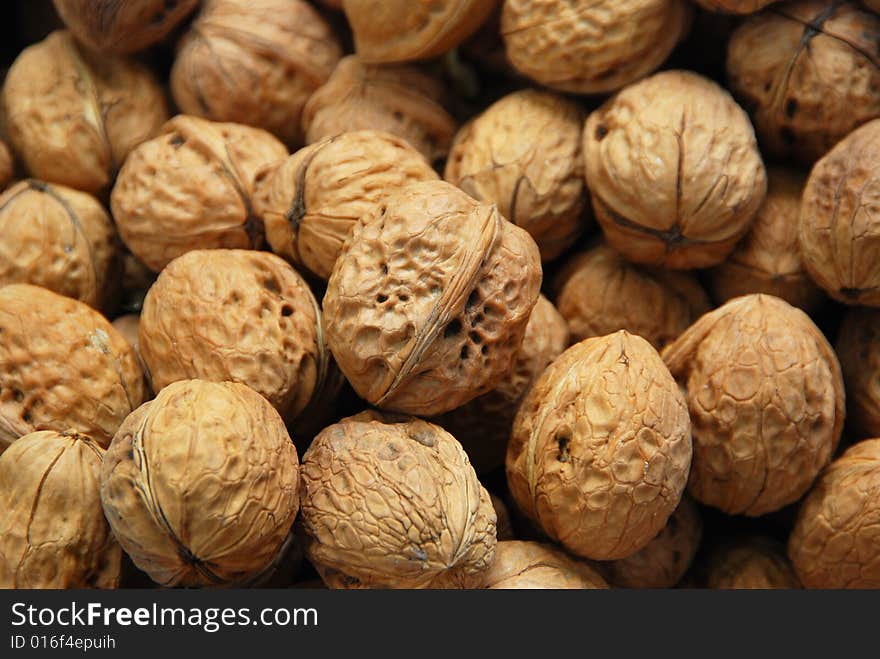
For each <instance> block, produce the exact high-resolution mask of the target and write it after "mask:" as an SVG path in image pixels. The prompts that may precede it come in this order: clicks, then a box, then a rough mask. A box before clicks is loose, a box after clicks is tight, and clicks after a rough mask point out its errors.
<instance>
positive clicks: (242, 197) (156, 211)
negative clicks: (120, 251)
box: [110, 115, 287, 272]
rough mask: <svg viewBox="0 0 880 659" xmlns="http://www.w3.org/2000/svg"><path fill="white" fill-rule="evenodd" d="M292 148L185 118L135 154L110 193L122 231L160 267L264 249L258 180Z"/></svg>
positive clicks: (250, 132) (265, 136)
mask: <svg viewBox="0 0 880 659" xmlns="http://www.w3.org/2000/svg"><path fill="white" fill-rule="evenodd" d="M286 155H287V149H285V147H284V145H283V144H281V142H279V141H278V140H277V139H275V138H274V137H272V135H270V134H269V133H267V132H266V131H263V130H261V129H259V128H252V127H250V126H242V125H240V124H231V123H218V122H213V121H208V120H206V119H200V118H198V117H190V116H186V115H178V116H176V117H174V118H173V119H171V120H170V121H168V122H166V123H165V125H164V126H163V127H162V131H161V134H160V135H159V136H158V137H156V138H154V139H152V140H150V141H148V142H145V143H144V144H141V145H140V146H139V147H138V148H136V149H135V150H134V151H132V153H131V155H130V156H129V157H128V159H127V160H126V161H125V165H124V166H123V168H122V170H120V172H119V178H117V180H116V185H114V186H113V192H112V193H111V195H110V205H111V208H112V210H113V217H114V219H115V220H116V225H117V227H118V228H119V234H120V236H121V237H122V240H123V241H125V244H126V245H127V246H128V248H129V249H130V250H131V251H132V253H133V254H134V255H135V256H136V257H138V258H139V259H140V260H141V261H143V262H144V263H145V264H146V265H147V266H148V267H150V268H152V269H153V270H155V271H157V272H158V271H159V270H161V269H162V268H164V267H165V266H166V265H168V263H169V262H170V261H171V260H172V259H174V258H176V257H178V256H180V255H181V254H185V253H186V252H188V251H190V250H193V249H214V248H221V247H230V248H235V247H240V248H254V249H255V248H257V247H259V246H260V245H262V243H263V227H262V223H261V222H260V221H259V219H258V218H257V217H256V214H255V213H254V209H253V204H252V195H253V185H254V177H255V176H256V173H257V171H258V170H259V169H260V168H261V167H263V166H264V165H266V164H268V163H271V162H274V161H276V160H281V159H282V158H284V157H285V156H286Z"/></svg>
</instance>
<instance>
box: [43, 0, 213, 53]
mask: <svg viewBox="0 0 880 659" xmlns="http://www.w3.org/2000/svg"><path fill="white" fill-rule="evenodd" d="M53 3H54V5H55V9H56V10H57V11H58V14H59V15H60V16H61V19H62V20H63V21H64V24H65V25H66V26H67V29H69V30H70V31H71V32H72V33H73V36H75V37H76V39H77V41H79V42H80V43H82V44H83V45H85V46H86V47H88V48H90V49H92V50H95V51H97V52H99V53H111V54H116V55H124V54H127V53H133V52H136V51H138V50H143V49H144V48H147V47H148V46H152V45H153V44H155V43H158V42H160V41H162V40H163V39H164V38H165V37H166V36H168V34H170V33H171V31H172V30H173V29H174V28H175V27H177V25H178V24H179V23H181V22H182V21H183V20H184V19H185V18H186V17H187V16H189V14H190V13H192V11H193V10H194V9H195V8H196V7H197V6H198V4H199V0H125V2H119V0H53Z"/></svg>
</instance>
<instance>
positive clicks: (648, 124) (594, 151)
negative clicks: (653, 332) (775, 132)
mask: <svg viewBox="0 0 880 659" xmlns="http://www.w3.org/2000/svg"><path fill="white" fill-rule="evenodd" d="M584 158H585V162H586V175H587V185H588V186H589V188H590V192H591V194H592V198H593V209H594V211H595V213H596V219H597V220H598V221H599V224H600V225H601V226H602V229H603V231H604V232H605V237H606V238H607V239H608V242H609V243H610V244H611V246H612V247H614V248H615V249H617V250H618V251H619V252H620V253H621V254H623V255H624V256H625V257H626V258H628V259H630V260H631V261H635V262H637V263H645V264H648V265H663V266H665V267H667V268H703V267H707V266H710V265H715V264H717V263H720V262H721V261H723V260H724V258H725V257H726V256H727V255H728V254H729V253H730V251H731V250H732V249H733V247H734V245H735V244H736V243H737V241H738V240H739V239H740V238H741V237H742V236H743V235H744V234H745V233H746V231H748V229H749V226H750V224H751V222H752V218H753V217H754V215H755V213H756V212H757V210H758V208H759V207H760V205H761V203H762V202H763V200H764V195H765V193H766V186H767V181H766V174H765V171H764V164H763V162H762V161H761V155H760V154H759V153H758V148H757V144H756V141H755V134H754V131H753V130H752V125H751V124H750V123H749V119H748V117H747V116H746V113H745V112H743V110H742V109H741V108H740V107H739V106H738V105H737V104H736V103H735V102H734V101H733V99H732V98H731V97H730V95H729V94H728V93H727V92H725V91H724V90H723V89H721V87H719V86H718V85H716V84H715V83H714V82H712V81H711V80H708V79H706V78H703V77H701V76H699V75H697V74H694V73H690V72H687V71H664V72H662V73H658V74H656V75H654V76H652V77H650V78H648V79H647V80H643V81H642V82H639V83H636V84H634V85H631V86H629V87H627V88H626V89H624V90H623V91H622V92H620V93H619V94H618V95H617V96H615V97H613V98H612V99H611V100H609V101H608V102H606V103H605V104H604V105H603V106H602V107H600V108H599V109H598V110H596V111H595V112H593V113H592V114H591V115H590V117H589V119H587V124H586V127H585V129H584Z"/></svg>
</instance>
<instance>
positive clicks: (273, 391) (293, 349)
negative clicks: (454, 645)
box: [139, 249, 331, 422]
mask: <svg viewBox="0 0 880 659" xmlns="http://www.w3.org/2000/svg"><path fill="white" fill-rule="evenodd" d="M221 309H222V313H218V310H221ZM139 346H140V353H141V355H143V358H144V362H145V363H146V365H147V367H148V370H149V372H150V376H151V377H152V381H153V386H154V387H155V388H156V390H157V391H158V390H160V389H162V388H164V387H166V386H168V385H169V384H171V383H172V382H177V381H178V380H187V379H194V378H198V379H201V380H210V381H212V382H224V381H231V382H240V383H242V384H246V385H248V386H249V387H251V388H252V389H254V390H255V391H256V392H258V393H260V394H262V395H263V396H265V397H266V399H267V400H268V401H269V402H270V403H271V404H272V405H273V406H274V407H275V409H276V410H278V413H279V414H280V415H281V417H282V418H283V419H284V420H285V421H287V422H290V421H293V420H294V419H295V418H296V417H297V416H299V415H300V414H301V413H302V412H303V410H305V409H306V407H307V406H308V405H309V403H310V402H311V401H317V400H318V399H319V398H320V397H321V395H322V394H323V393H324V386H325V385H326V384H327V383H328V372H329V370H330V367H331V363H330V354H329V351H328V350H327V347H326V345H325V343H324V331H323V328H322V326H321V309H320V307H319V306H318V303H317V301H316V300H315V298H314V296H313V295H312V292H311V290H309V287H308V284H306V282H305V281H304V280H303V279H302V277H300V276H299V275H298V274H297V273H296V271H295V270H294V269H293V268H291V267H290V266H289V265H288V264H287V263H286V262H285V261H283V260H282V259H280V258H279V257H277V256H275V255H274V254H270V253H268V252H257V251H253V250H238V249H207V250H194V251H192V252H187V253H186V254H184V255H183V256H180V257H178V258H176V259H174V260H173V261H172V262H171V263H169V264H168V266H167V267H166V268H165V269H164V270H162V272H161V273H160V274H159V278H158V279H157V280H156V283H155V284H153V287H152V288H150V291H149V292H148V293H147V297H146V299H145V300H144V308H143V311H142V312H141V322H140V330H139Z"/></svg>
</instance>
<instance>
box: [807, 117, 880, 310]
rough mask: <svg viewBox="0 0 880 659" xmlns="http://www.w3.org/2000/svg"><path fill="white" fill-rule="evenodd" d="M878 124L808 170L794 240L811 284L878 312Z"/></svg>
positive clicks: (859, 131) (871, 124)
mask: <svg viewBox="0 0 880 659" xmlns="http://www.w3.org/2000/svg"><path fill="white" fill-rule="evenodd" d="M878 160H880V119H878V120H874V121H871V122H869V123H867V124H865V125H864V126H862V127H861V128H857V129H856V130H854V131H853V132H852V133H850V134H849V136H847V137H846V138H844V139H843V140H841V141H840V143H839V144H838V145H837V146H835V147H834V148H833V149H831V151H829V152H828V153H827V154H826V155H825V157H823V158H822V159H821V160H820V161H819V162H817V163H816V165H815V166H814V167H813V170H812V172H810V178H809V179H808V180H807V187H806V188H805V189H804V196H803V200H802V203H801V217H800V225H799V226H800V229H799V233H798V241H799V243H800V247H801V257H802V258H803V261H804V266H805V267H806V269H807V272H808V273H809V274H810V276H811V277H812V278H813V280H814V281H815V282H816V283H817V284H818V285H819V286H821V287H822V288H823V289H825V291H826V292H827V293H828V294H829V295H830V296H831V297H833V298H834V299H836V300H838V301H840V302H843V303H845V304H855V305H862V306H869V307H880V169H878V168H877V165H876V163H877V162H878Z"/></svg>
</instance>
